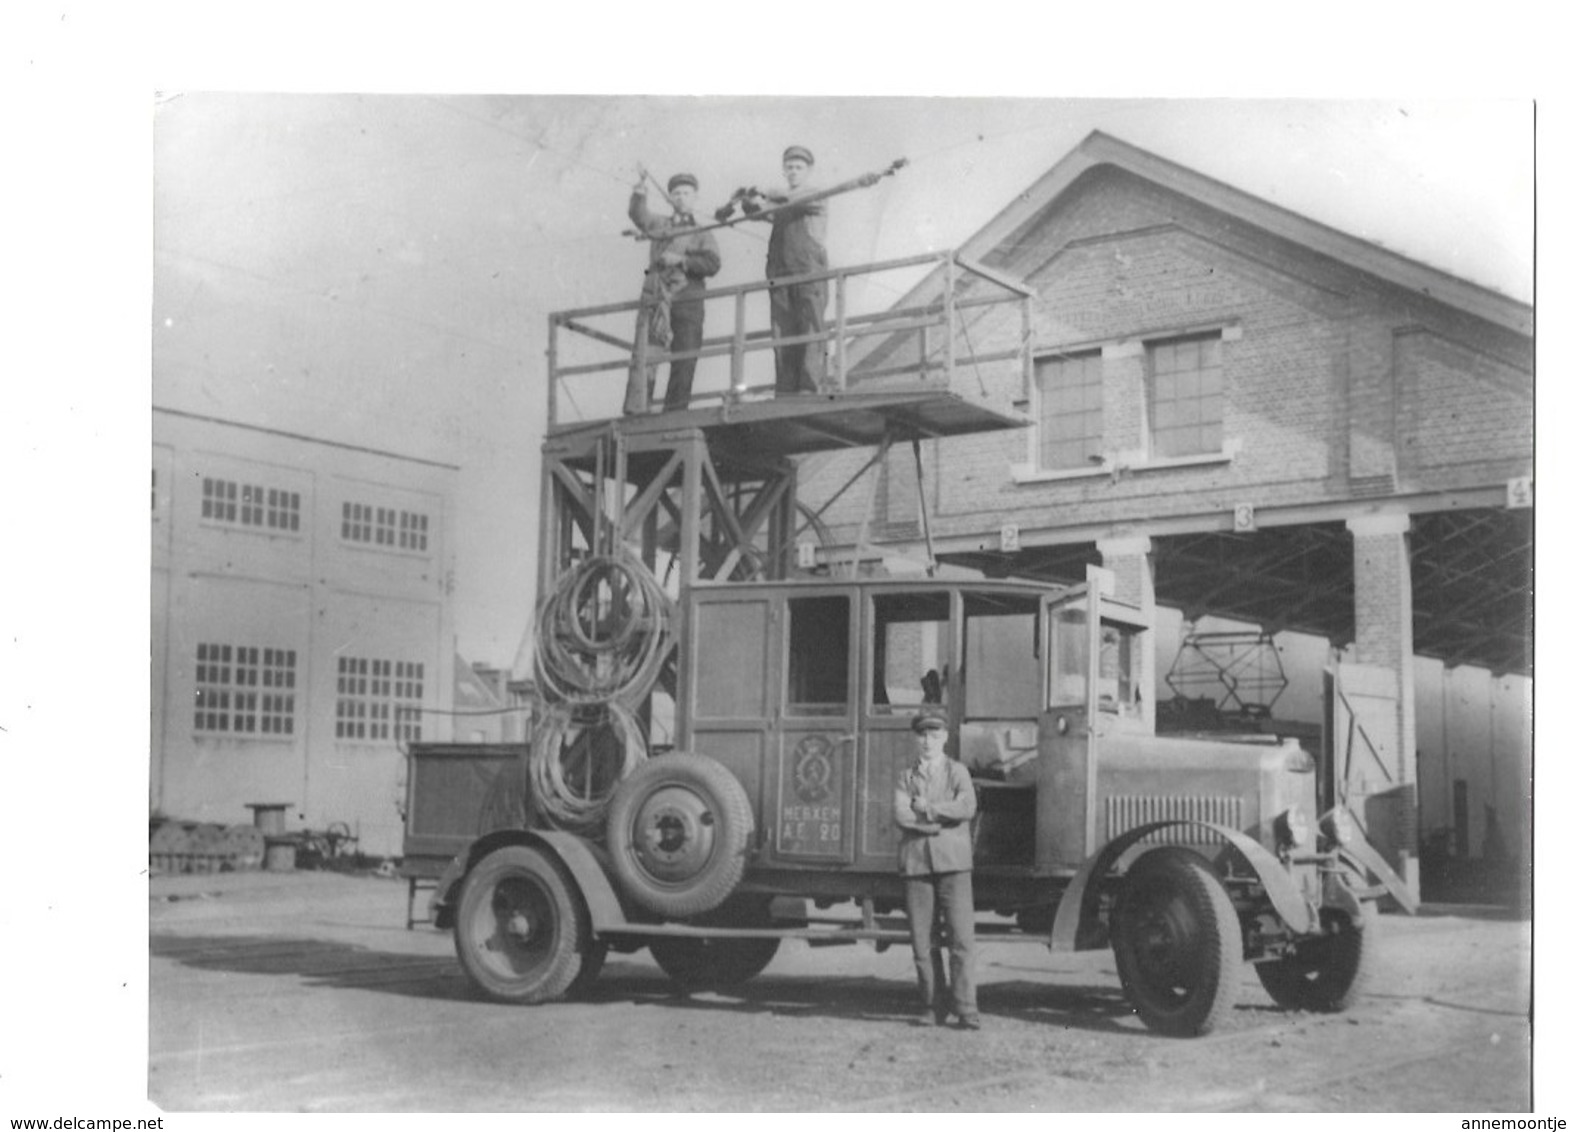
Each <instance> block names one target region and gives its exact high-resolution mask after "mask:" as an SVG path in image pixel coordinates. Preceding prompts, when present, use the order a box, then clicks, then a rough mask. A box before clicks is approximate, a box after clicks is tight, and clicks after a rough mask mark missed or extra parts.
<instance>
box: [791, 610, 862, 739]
mask: <svg viewBox="0 0 1577 1132" xmlns="http://www.w3.org/2000/svg"><path fill="white" fill-rule="evenodd" d="M788 645H789V648H788V654H789V655H788V714H790V715H842V714H843V713H844V712H845V711H846V710H847V709H848V705H849V599H848V598H847V597H845V596H843V595H842V594H838V595H835V596H832V597H796V598H790V599H789V601H788Z"/></svg>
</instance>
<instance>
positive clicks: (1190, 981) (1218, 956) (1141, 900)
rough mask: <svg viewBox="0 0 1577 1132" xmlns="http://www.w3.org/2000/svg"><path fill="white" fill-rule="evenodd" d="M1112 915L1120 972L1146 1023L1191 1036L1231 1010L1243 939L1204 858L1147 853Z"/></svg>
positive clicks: (1167, 850)
mask: <svg viewBox="0 0 1577 1132" xmlns="http://www.w3.org/2000/svg"><path fill="white" fill-rule="evenodd" d="M1113 920H1114V922H1113V926H1112V952H1113V954H1114V955H1115V956H1116V959H1117V973H1118V975H1119V976H1120V977H1121V979H1122V984H1123V991H1124V993H1125V994H1126V995H1127V996H1128V1001H1129V1003H1130V1004H1132V1006H1133V1008H1134V1010H1135V1011H1136V1012H1137V1013H1138V1015H1139V1017H1140V1018H1141V1019H1142V1020H1143V1021H1144V1023H1145V1025H1146V1026H1148V1027H1149V1028H1150V1029H1152V1030H1155V1031H1157V1032H1158V1033H1162V1034H1170V1035H1172V1036H1174V1037H1193V1036H1196V1035H1199V1034H1207V1033H1209V1032H1210V1031H1211V1030H1212V1029H1214V1028H1215V1026H1216V1025H1217V1023H1219V1022H1220V1021H1221V1020H1222V1019H1223V1018H1225V1017H1226V1016H1227V1015H1228V1014H1229V1013H1231V1011H1232V1005H1233V1002H1234V1001H1235V999H1236V996H1237V986H1238V976H1239V972H1240V970H1241V968H1242V964H1243V938H1242V934H1241V931H1240V929H1239V927H1238V919H1237V913H1236V912H1235V911H1234V910H1233V908H1232V901H1231V899H1230V898H1229V897H1228V896H1227V891H1226V888H1225V887H1224V886H1223V885H1222V883H1221V880H1220V878H1218V877H1217V876H1216V874H1215V873H1214V872H1213V871H1212V870H1211V868H1210V866H1209V865H1208V864H1207V863H1206V862H1205V861H1204V860H1203V858H1201V857H1199V856H1198V855H1197V854H1194V853H1191V852H1189V851H1187V850H1185V849H1173V848H1162V849H1155V850H1152V851H1151V852H1149V853H1146V854H1145V855H1144V856H1143V857H1141V858H1139V860H1138V861H1137V862H1136V863H1135V864H1134V866H1133V868H1132V869H1130V870H1129V872H1128V876H1127V878H1126V880H1125V882H1124V885H1123V889H1122V894H1121V895H1120V896H1119V898H1118V901H1117V907H1116V909H1115V911H1114V913H1113Z"/></svg>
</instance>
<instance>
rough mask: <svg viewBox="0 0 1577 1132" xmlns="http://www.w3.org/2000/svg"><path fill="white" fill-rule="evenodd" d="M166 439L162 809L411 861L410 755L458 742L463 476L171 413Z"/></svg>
mask: <svg viewBox="0 0 1577 1132" xmlns="http://www.w3.org/2000/svg"><path fill="white" fill-rule="evenodd" d="M153 441H154V444H153V491H152V544H153V563H152V565H153V574H152V581H153V586H152V646H153V648H152V658H151V660H152V705H153V712H152V734H151V744H152V748H151V749H152V757H151V765H150V781H149V791H150V805H151V806H152V808H153V809H154V810H157V811H159V812H162V813H164V814H166V815H168V816H170V817H175V818H183V819H195V820H202V821H212V822H219V823H224V824H235V823H241V822H246V821H249V820H251V819H250V815H249V813H248V811H247V809H246V804H247V803H249V802H284V803H289V804H290V805H289V810H288V812H287V817H288V824H289V826H290V827H291V828H300V827H303V826H305V827H307V828H312V829H318V830H322V829H325V828H326V827H327V826H328V825H329V824H330V823H333V822H344V823H345V824H346V825H348V826H349V827H350V828H351V830H352V831H353V832H355V833H357V834H359V836H360V839H361V841H360V847H361V849H362V850H363V851H365V852H369V853H374V854H385V855H387V854H395V853H398V852H399V847H400V835H401V826H400V815H399V810H398V805H399V804H401V803H402V802H403V797H402V786H401V784H402V782H403V777H404V772H405V767H404V759H403V757H402V755H401V753H400V746H401V744H403V743H405V742H407V741H409V740H412V739H421V738H426V739H447V738H449V737H450V733H451V726H452V722H451V721H452V719H453V717H452V716H451V715H449V714H447V713H448V712H450V711H451V710H452V709H453V702H454V691H453V689H454V685H455V658H454V627H453V610H452V601H451V598H450V590H451V580H452V577H453V549H452V547H453V540H452V534H451V524H452V522H453V515H454V490H455V479H456V474H457V470H456V469H455V468H454V467H453V466H451V465H446V464H438V463H434V462H432V461H427V460H419V459H414V458H411V457H406V456H400V455H396V454H393V453H388V452H380V451H374V450H371V449H367V448H361V447H357V446H354V445H347V444H340V443H335V442H332V441H328V440H323V439H317V438H312V437H305V436H299V435H295V434H290V433H284V432H280V431H278V430H275V429H267V428H258V427H255V426H251V425H246V424H240V423H237V422H233V421H225V420H218V419H214V418H210V417H203V416H198V415H194V414H190V413H184V412H178V411H175V410H169V409H155V410H154V414H153Z"/></svg>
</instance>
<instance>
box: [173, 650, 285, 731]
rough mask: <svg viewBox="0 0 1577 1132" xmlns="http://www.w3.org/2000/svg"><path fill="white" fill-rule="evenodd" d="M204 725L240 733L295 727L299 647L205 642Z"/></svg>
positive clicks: (200, 667)
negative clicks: (295, 648) (279, 647)
mask: <svg viewBox="0 0 1577 1132" xmlns="http://www.w3.org/2000/svg"><path fill="white" fill-rule="evenodd" d="M196 684H197V695H196V714H195V717H194V719H193V726H194V727H195V728H196V729H197V730H198V731H205V732H210V733H226V734H239V735H253V734H259V733H261V734H264V735H290V734H293V733H294V732H295V717H296V693H295V687H296V651H295V650H294V649H276V648H264V647H259V646H256V645H221V644H208V643H204V644H199V645H198V646H197V669H196Z"/></svg>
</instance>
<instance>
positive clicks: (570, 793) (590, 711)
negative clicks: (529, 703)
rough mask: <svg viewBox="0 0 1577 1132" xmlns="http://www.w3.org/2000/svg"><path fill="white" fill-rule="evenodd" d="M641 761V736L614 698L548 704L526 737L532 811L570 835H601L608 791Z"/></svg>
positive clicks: (637, 725) (643, 748) (643, 749)
mask: <svg viewBox="0 0 1577 1132" xmlns="http://www.w3.org/2000/svg"><path fill="white" fill-rule="evenodd" d="M645 761H646V734H645V732H644V731H643V730H642V728H641V723H640V720H639V719H638V718H637V717H636V715H635V713H634V712H632V711H631V710H630V709H629V708H627V707H625V706H624V705H623V704H621V703H619V702H618V701H617V700H609V701H608V702H607V703H605V704H599V705H596V706H584V705H583V706H579V707H573V708H572V707H570V706H568V705H565V704H550V705H548V707H547V709H546V710H545V711H543V713H542V716H541V718H540V719H539V720H538V721H537V724H536V726H535V728H533V730H532V735H531V755H530V758H529V759H528V761H527V773H528V776H529V778H530V787H531V788H530V797H531V809H532V813H533V814H534V815H535V816H536V817H538V818H540V819H541V820H542V821H543V822H545V823H546V824H548V825H550V826H552V827H554V828H556V829H564V830H569V831H570V832H572V833H600V832H601V830H602V822H603V815H604V814H605V813H606V811H607V808H608V804H609V802H610V801H612V799H613V792H614V790H615V789H616V788H617V787H618V785H619V783H620V782H622V781H623V780H624V779H625V778H627V777H628V776H629V774H630V773H631V772H632V771H634V770H635V768H636V767H638V766H640V765H641V763H643V762H645Z"/></svg>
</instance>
